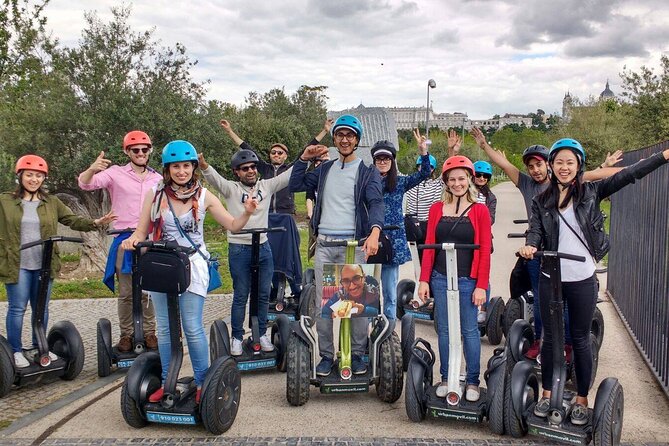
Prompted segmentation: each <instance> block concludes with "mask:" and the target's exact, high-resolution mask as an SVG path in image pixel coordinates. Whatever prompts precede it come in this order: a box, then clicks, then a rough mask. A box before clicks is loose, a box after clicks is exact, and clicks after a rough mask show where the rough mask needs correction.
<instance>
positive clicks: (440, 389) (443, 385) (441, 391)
mask: <svg viewBox="0 0 669 446" xmlns="http://www.w3.org/2000/svg"><path fill="white" fill-rule="evenodd" d="M446 395H448V382H447V381H442V382H440V383H439V385H438V386H437V396H438V397H439V398H446Z"/></svg>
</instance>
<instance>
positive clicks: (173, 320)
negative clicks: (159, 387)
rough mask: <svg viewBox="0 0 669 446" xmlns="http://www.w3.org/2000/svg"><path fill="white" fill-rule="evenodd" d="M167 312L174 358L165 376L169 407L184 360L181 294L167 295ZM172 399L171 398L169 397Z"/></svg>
mask: <svg viewBox="0 0 669 446" xmlns="http://www.w3.org/2000/svg"><path fill="white" fill-rule="evenodd" d="M167 314H168V320H169V326H170V351H171V354H172V358H171V359H170V365H169V368H168V369H167V377H166V378H165V396H164V397H163V403H166V402H168V401H171V402H170V403H168V407H171V406H172V405H173V404H174V401H175V399H176V398H175V397H176V388H177V380H178V379H179V370H181V364H182V361H183V343H182V336H181V318H180V317H179V314H180V313H179V295H178V294H171V293H170V294H168V295H167ZM170 396H172V399H171V400H169V397H170Z"/></svg>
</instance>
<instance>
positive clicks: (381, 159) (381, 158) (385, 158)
mask: <svg viewBox="0 0 669 446" xmlns="http://www.w3.org/2000/svg"><path fill="white" fill-rule="evenodd" d="M391 160H392V158H390V157H389V156H377V157H376V158H374V162H375V163H378V164H386V163H389V162H390V161H391Z"/></svg>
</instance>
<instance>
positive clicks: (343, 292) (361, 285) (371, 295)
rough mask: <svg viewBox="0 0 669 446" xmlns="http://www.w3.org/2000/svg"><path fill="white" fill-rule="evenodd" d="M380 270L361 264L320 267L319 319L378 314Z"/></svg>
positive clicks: (374, 266)
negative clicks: (321, 296) (320, 301)
mask: <svg viewBox="0 0 669 446" xmlns="http://www.w3.org/2000/svg"><path fill="white" fill-rule="evenodd" d="M380 283H381V268H380V267H378V266H376V265H362V264H357V263H354V264H333V263H330V264H325V265H323V285H322V286H323V301H322V303H321V309H322V313H321V315H322V317H323V318H332V319H336V318H344V319H346V318H352V317H361V316H364V317H373V316H376V315H378V314H379V308H380V301H381V293H380V287H379V284H380Z"/></svg>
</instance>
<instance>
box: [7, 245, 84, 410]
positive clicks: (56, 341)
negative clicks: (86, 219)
mask: <svg viewBox="0 0 669 446" xmlns="http://www.w3.org/2000/svg"><path fill="white" fill-rule="evenodd" d="M57 242H74V243H83V240H82V239H80V238H75V237H63V236H55V237H49V238H47V239H44V240H39V241H35V242H31V243H26V244H25V245H22V246H21V250H24V249H28V248H32V247H33V246H38V245H42V267H41V269H40V272H39V288H38V290H37V307H36V308H34V311H33V313H32V329H33V335H34V336H35V339H37V347H33V348H32V349H24V350H23V356H25V358H26V359H27V360H28V362H29V363H30V365H29V366H28V367H21V368H18V367H15V365H14V354H13V353H12V347H11V346H10V345H9V342H8V341H7V339H6V338H5V337H4V336H2V335H0V397H3V396H5V395H7V393H9V391H10V389H11V387H12V384H15V385H16V386H18V387H22V386H25V385H28V384H36V383H39V382H41V381H42V380H45V379H48V378H61V379H63V380H66V381H70V380H73V379H74V378H76V377H77V376H78V375H79V373H81V369H82V368H83V366H84V344H83V342H82V340H81V336H80V335H79V332H78V331H77V329H76V327H75V326H74V324H73V323H72V322H70V321H67V320H65V321H59V322H56V323H55V324H54V325H53V326H52V327H51V329H49V333H48V335H47V333H46V330H45V327H44V315H45V313H46V310H47V304H48V303H47V294H48V291H49V283H50V281H51V260H52V258H53V249H54V244H55V243H57ZM49 351H51V352H53V353H55V354H56V355H57V356H58V358H57V359H56V360H53V361H52V360H51V358H50V357H49Z"/></svg>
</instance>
